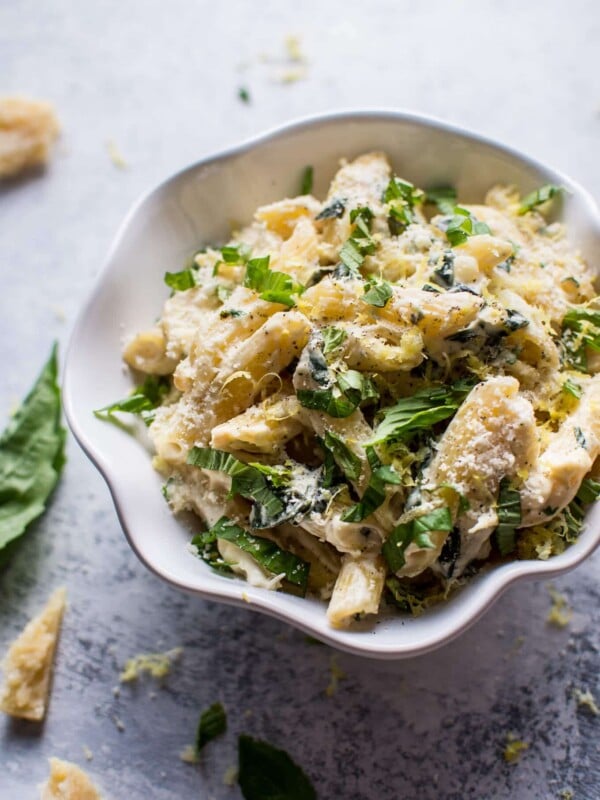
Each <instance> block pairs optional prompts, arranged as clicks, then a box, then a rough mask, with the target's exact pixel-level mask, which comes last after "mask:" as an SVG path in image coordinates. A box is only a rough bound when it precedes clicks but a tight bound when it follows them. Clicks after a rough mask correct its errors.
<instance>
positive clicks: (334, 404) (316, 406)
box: [296, 389, 356, 418]
mask: <svg viewBox="0 0 600 800" xmlns="http://www.w3.org/2000/svg"><path fill="white" fill-rule="evenodd" d="M296 396H297V398H298V402H299V403H300V405H301V406H304V408H310V409H312V410H313V411H324V412H325V413H326V414H329V416H330V417H335V418H343V417H349V416H350V414H352V413H353V412H354V411H356V405H355V404H354V403H352V402H351V401H350V400H348V398H347V397H344V395H342V394H341V393H340V392H339V391H338V392H336V391H335V389H315V390H313V389H298V391H297V392H296Z"/></svg>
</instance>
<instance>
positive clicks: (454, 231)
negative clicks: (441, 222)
mask: <svg viewBox="0 0 600 800" xmlns="http://www.w3.org/2000/svg"><path fill="white" fill-rule="evenodd" d="M445 226H446V239H448V241H449V242H450V244H451V245H452V247H456V246H457V245H459V244H464V243H465V242H466V241H467V239H468V238H469V237H470V236H479V235H480V234H482V233H491V231H490V229H489V227H488V226H487V225H486V224H485V222H479V220H477V219H475V217H474V216H473V215H472V214H471V212H470V211H467V209H466V208H462V206H454V211H453V212H452V216H449V217H447V218H446V219H445Z"/></svg>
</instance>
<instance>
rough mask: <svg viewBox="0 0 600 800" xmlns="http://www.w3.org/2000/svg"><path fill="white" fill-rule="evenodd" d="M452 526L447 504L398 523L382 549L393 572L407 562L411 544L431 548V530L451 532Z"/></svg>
mask: <svg viewBox="0 0 600 800" xmlns="http://www.w3.org/2000/svg"><path fill="white" fill-rule="evenodd" d="M452 527H453V526H452V514H451V513H450V509H449V508H447V507H446V506H442V507H440V508H436V509H434V510H433V511H430V512H429V513H427V514H423V515H422V516H420V517H416V518H415V519H413V520H411V521H410V522H402V523H401V524H400V525H397V526H396V527H395V528H394V530H393V531H392V532H391V533H390V535H389V537H388V539H387V541H386V542H384V544H383V547H382V549H381V552H382V554H383V557H384V558H385V560H386V562H387V565H388V567H389V568H390V570H391V571H392V572H398V571H399V570H400V569H402V567H403V566H404V565H405V564H406V558H405V552H406V549H407V547H408V546H409V544H412V543H413V542H414V543H415V544H416V545H417V547H422V548H426V549H431V548H432V547H433V542H432V541H431V538H430V536H429V534H430V532H431V531H447V532H450V531H451V530H452Z"/></svg>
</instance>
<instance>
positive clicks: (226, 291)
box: [217, 283, 233, 303]
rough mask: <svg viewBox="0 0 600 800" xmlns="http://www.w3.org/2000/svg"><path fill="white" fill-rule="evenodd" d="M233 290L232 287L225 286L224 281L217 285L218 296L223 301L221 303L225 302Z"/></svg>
mask: <svg viewBox="0 0 600 800" xmlns="http://www.w3.org/2000/svg"><path fill="white" fill-rule="evenodd" d="M232 292H233V289H232V288H231V287H229V286H223V284H222V283H220V284H219V285H218V286H217V298H218V299H219V300H220V301H221V303H225V302H226V301H227V300H228V299H229V297H230V296H231V293H232Z"/></svg>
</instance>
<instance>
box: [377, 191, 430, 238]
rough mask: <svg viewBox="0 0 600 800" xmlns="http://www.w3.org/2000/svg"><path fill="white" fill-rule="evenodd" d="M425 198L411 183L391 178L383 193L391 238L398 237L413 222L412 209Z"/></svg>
mask: <svg viewBox="0 0 600 800" xmlns="http://www.w3.org/2000/svg"><path fill="white" fill-rule="evenodd" d="M424 197H425V194H424V192H422V191H421V189H417V188H416V187H415V186H413V184H412V183H409V182H408V181H404V180H401V179H400V178H396V177H393V178H392V179H391V180H390V182H389V183H388V185H387V187H386V189H385V191H384V193H383V202H384V203H387V204H388V228H389V230H390V233H391V234H392V236H398V235H399V234H401V233H402V232H403V231H405V230H406V228H407V227H408V226H409V225H410V224H411V222H414V221H415V215H414V213H413V209H414V207H415V205H417V204H419V203H422V202H423V199H424Z"/></svg>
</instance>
